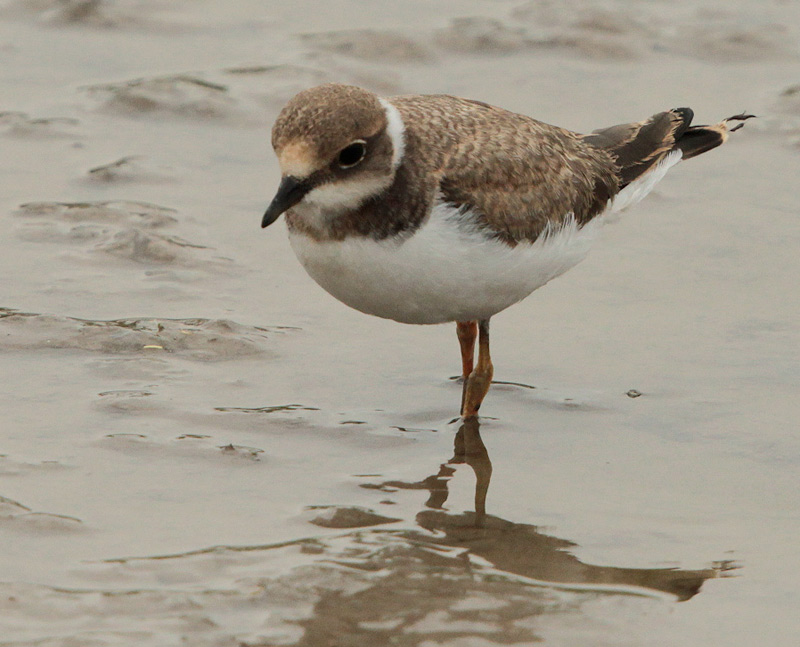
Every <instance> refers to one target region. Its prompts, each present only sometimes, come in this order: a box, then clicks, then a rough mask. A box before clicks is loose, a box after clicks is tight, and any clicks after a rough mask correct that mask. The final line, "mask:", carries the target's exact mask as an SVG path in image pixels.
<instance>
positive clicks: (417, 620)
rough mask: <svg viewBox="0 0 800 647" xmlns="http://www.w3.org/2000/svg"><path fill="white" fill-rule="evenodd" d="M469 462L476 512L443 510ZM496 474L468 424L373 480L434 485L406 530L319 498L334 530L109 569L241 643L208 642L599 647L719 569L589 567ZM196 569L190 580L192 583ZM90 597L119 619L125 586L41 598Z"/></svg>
mask: <svg viewBox="0 0 800 647" xmlns="http://www.w3.org/2000/svg"><path fill="white" fill-rule="evenodd" d="M464 463H466V464H467V465H469V466H470V467H471V468H472V470H474V472H475V475H476V480H477V485H476V489H475V512H470V513H463V514H449V513H447V512H446V511H445V510H444V509H443V507H444V504H445V502H446V501H447V497H448V487H447V486H448V481H449V479H450V477H451V476H452V475H453V474H454V473H455V470H456V466H457V465H459V464H464ZM491 476H492V464H491V462H490V460H489V455H488V452H487V451H486V447H485V446H484V444H483V442H482V440H481V437H480V433H479V427H478V423H477V421H475V420H469V421H467V422H465V423H464V424H463V425H462V427H461V429H460V430H459V432H458V434H457V436H456V439H455V454H454V456H453V457H452V458H451V459H449V460H448V461H447V462H446V463H445V464H443V465H442V466H441V467H440V469H439V470H438V471H437V472H436V473H435V474H433V475H431V476H429V477H428V478H426V479H423V480H421V481H418V482H414V483H405V482H400V481H393V482H385V483H375V484H371V485H369V486H366V487H369V488H372V489H378V490H384V491H385V490H389V489H392V490H394V488H403V489H413V490H427V491H428V492H430V497H429V498H428V501H427V503H426V507H427V509H426V510H424V511H422V512H420V513H418V514H417V515H416V524H415V525H412V526H411V527H408V526H406V527H405V528H402V527H399V526H400V524H401V523H402V522H401V521H399V520H397V519H391V518H387V517H385V516H380V517H378V516H377V515H375V514H374V513H372V512H370V511H367V510H365V509H363V508H354V507H344V508H342V507H335V506H324V507H321V508H316V509H314V510H313V511H312V513H313V514H314V515H315V516H314V518H313V519H310V521H311V522H312V523H316V524H317V525H318V526H319V525H322V526H325V527H326V528H338V529H340V530H341V532H340V533H337V534H325V535H322V536H320V535H319V534H318V533H315V535H314V536H311V537H307V538H304V539H294V540H290V541H287V542H284V543H279V544H266V545H250V546H212V547H207V548H204V549H201V550H195V551H191V552H186V553H180V554H174V555H151V556H148V557H144V558H123V559H116V560H110V561H109V562H107V563H106V564H105V565H104V566H106V567H107V568H108V569H109V570H110V572H111V573H114V570H113V569H119V573H118V579H119V580H120V581H131V578H137V577H138V578H141V583H140V584H137V585H136V588H133V589H131V590H130V591H127V592H125V593H124V597H125V599H126V600H127V599H130V598H131V597H132V596H133V595H136V596H140V597H141V594H142V592H143V591H147V596H146V597H147V599H146V600H145V599H140V598H137V600H138V601H137V604H126V605H125V607H124V609H125V612H126V613H129V614H130V615H131V618H132V619H133V620H135V619H137V618H138V617H140V616H141V617H142V618H145V619H146V621H148V622H152V618H154V617H156V618H159V617H162V616H161V615H159V614H163V613H168V614H170V613H172V614H174V613H175V611H174V610H175V609H180V610H181V611H180V612H181V614H184V615H186V618H187V620H186V622H187V626H189V624H188V623H189V620H191V621H192V622H194V625H193V626H197V627H203V628H204V629H203V630H205V628H209V631H212V630H213V631H217V629H218V627H219V623H224V622H229V623H231V624H230V626H231V627H232V629H231V633H230V634H228V638H231V636H235V637H236V639H235V640H233V639H230V640H223V639H222V638H219V639H218V640H211V639H209V640H206V641H203V644H212V643H213V644H226V645H227V644H233V643H234V642H235V643H236V644H238V645H248V646H252V647H256V646H258V647H262V646H263V647H266V646H267V645H291V646H293V647H320V646H328V647H330V646H333V645H335V646H336V647H375V646H376V645H398V646H399V647H434V646H435V647H465V646H467V645H469V646H481V647H484V646H485V647H488V646H489V645H518V646H520V647H521V646H522V645H526V646H528V645H531V644H539V643H542V642H546V643H547V644H553V643H552V641H553V640H554V641H555V643H557V644H593V645H600V644H620V640H619V639H620V636H622V637H623V642H624V643H625V644H649V643H647V641H645V642H642V643H635V642H632V641H631V640H630V639H629V638H630V636H631V632H632V630H633V631H637V632H638V633H639V635H641V636H646V635H650V633H651V632H650V626H649V625H650V623H652V621H653V612H654V611H655V610H656V609H658V608H659V605H660V608H661V610H662V611H666V612H667V613H668V612H669V605H670V603H671V600H668V599H667V598H666V596H664V595H661V593H662V592H665V593H669V594H671V595H673V596H675V597H676V598H677V599H678V600H688V599H690V598H691V597H692V596H694V595H695V594H696V593H697V592H698V591H699V590H700V587H701V586H702V584H703V582H704V581H705V580H706V579H708V578H711V577H714V576H716V574H717V572H716V571H715V570H714V569H707V570H698V571H688V570H678V569H635V568H614V567H609V566H594V565H591V564H584V563H583V562H581V561H580V560H579V559H577V558H576V557H575V556H574V555H572V554H571V553H570V552H568V551H569V549H570V548H572V547H574V546H575V544H573V543H571V542H569V541H567V540H564V539H559V538H556V537H551V536H548V535H545V534H543V533H541V532H539V531H538V530H537V528H536V527H535V526H532V525H529V524H523V523H515V522H513V521H508V520H505V519H500V518H498V517H496V516H493V515H490V514H487V513H486V494H487V491H488V488H489V482H490V479H491ZM392 522H395V523H392ZM190 573H191V574H195V575H196V586H187V585H186V581H187V580H186V578H187V574H190ZM104 577H110V575H109V573H105V575H104ZM154 581H155V582H157V583H158V584H157V585H153V584H152V582H154ZM169 582H174V583H177V584H176V585H175V586H172V587H171V586H169V584H165V583H169ZM211 582H216V583H217V586H214V585H212V584H210V583H211ZM98 592H101V593H103V595H99V596H98V595H96V594H97V593H98ZM656 592H658V594H656ZM76 595H77V596H78V598H77V599H75V600H72V599H71V598H69V596H73V597H74V596H76ZM84 595H92V596H94V597H93V598H92V599H95V600H97V601H99V602H97V604H99V605H100V606H99V607H98V609H97V614H98V616H99V617H103V618H106V617H113V618H114V619H115V620H116V619H117V618H118V616H119V614H120V612H121V607H119V606H118V604H119V603H118V602H115V600H117V599H119V598H120V591H114V592H113V594H111V593H109V592H106V591H78V592H70V591H66V590H59V591H56V590H53V591H45V592H44V593H42V596H41V599H42V600H44V603H46V605H47V606H46V608H47V609H48V610H49V609H51V608H53V607H54V606H55V605H56V604H58V605H59V607H60V608H69V607H66V606H65V605H66V604H75V605H81V606H80V607H79V608H80V609H81V610H84V609H85V608H86V605H87V604H88V603H85V602H84V600H83V598H82V597H81V596H84ZM65 598H68V599H65ZM36 599H38V598H36ZM113 605H117V606H113ZM13 606H14V609H16V603H15V605H13ZM209 609H213V612H211V611H208V610H209ZM165 610H166V611H165ZM23 612H24V614H25V615H24V617H25V618H28V617H31V615H32V613H31V610H30V609H24V610H23ZM48 613H49V611H48ZM212 613H213V617H214V622H213V623H212V622H210V621H209V618H210V617H211V615H212ZM187 614H188V615H187ZM42 615H44V612H43V614H42ZM131 618H129V620H130V619H131ZM21 622H22V620H20V623H21ZM248 626H249V629H248V628H247V627H248ZM215 637H218V636H216V634H215ZM37 644H38V643H37ZM81 644H83V643H81ZM104 644H105V643H104ZM148 644H151V643H148ZM153 644H161V643H155V642H154V643H153ZM193 644H199V643H198V642H197V641H195V642H194V643H193Z"/></svg>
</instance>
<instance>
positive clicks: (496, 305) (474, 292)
mask: <svg viewBox="0 0 800 647" xmlns="http://www.w3.org/2000/svg"><path fill="white" fill-rule="evenodd" d="M600 220H601V218H595V219H594V220H592V221H591V222H590V223H588V224H587V225H586V226H584V227H582V228H581V229H578V228H577V226H576V224H575V222H574V220H573V219H572V218H570V219H569V220H568V222H567V224H566V225H565V226H564V227H563V228H561V229H559V230H557V231H553V232H550V233H549V234H548V235H546V236H540V237H539V239H538V240H537V241H536V242H534V243H532V244H526V243H523V244H519V245H517V246H516V247H509V246H508V245H506V244H504V243H502V242H498V241H495V240H490V239H487V238H486V236H485V235H483V234H481V233H479V232H476V231H474V230H472V231H470V229H469V228H468V227H465V226H464V225H463V224H462V223H463V217H461V218H459V217H458V215H457V212H456V211H455V210H454V209H453V208H452V207H448V206H446V205H439V206H437V207H436V208H434V210H433V212H432V214H431V217H430V219H429V220H428V221H427V222H425V223H424V224H423V225H422V226H421V227H420V228H419V229H418V230H417V231H416V232H415V233H414V234H413V235H411V236H410V237H408V238H406V239H404V240H402V241H393V240H383V241H376V240H372V239H369V238H361V237H353V238H348V239H346V240H344V241H326V242H319V241H316V240H314V239H312V238H310V237H308V236H306V235H303V234H300V233H296V232H290V236H289V240H290V242H291V245H292V248H293V249H294V251H295V254H297V258H298V259H299V260H300V262H301V263H302V264H303V267H305V269H306V271H307V272H308V273H309V275H311V277H312V278H313V279H314V280H315V281H316V282H317V283H319V284H320V285H321V286H322V287H323V288H324V289H325V290H327V291H328V292H329V293H330V294H332V295H333V296H334V297H336V298H337V299H339V300H340V301H342V302H343V303H345V304H347V305H349V306H350V307H352V308H355V309H356V310H360V311H361V312H365V313H367V314H371V315H375V316H378V317H383V318H385V319H394V320H395V321H400V322H403V323H412V324H436V323H443V322H446V321H472V320H475V319H488V318H489V317H491V316H492V315H495V314H497V313H498V312H500V311H501V310H504V309H505V308H507V307H508V306H510V305H513V304H514V303H516V302H517V301H520V300H521V299H524V298H525V297H526V296H528V295H529V294H530V293H531V292H533V291H534V290H536V289H537V288H539V287H541V286H543V285H544V284H545V283H547V282H548V281H549V280H550V279H553V278H555V277H556V276H559V275H560V274H563V273H564V272H566V271H567V270H568V269H570V268H572V267H574V266H575V265H577V264H578V263H579V262H580V261H581V260H583V258H584V257H585V256H586V254H587V253H588V251H589V247H590V246H591V243H592V241H593V240H594V238H595V236H596V233H597V230H598V228H599V226H600V225H599V222H598V221H600Z"/></svg>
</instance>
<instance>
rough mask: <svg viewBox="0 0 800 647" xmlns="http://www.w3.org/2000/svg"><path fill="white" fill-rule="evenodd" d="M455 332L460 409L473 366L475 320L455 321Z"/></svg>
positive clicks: (476, 329) (476, 326) (462, 406)
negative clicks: (458, 360) (459, 346)
mask: <svg viewBox="0 0 800 647" xmlns="http://www.w3.org/2000/svg"><path fill="white" fill-rule="evenodd" d="M456 334H457V335H458V343H459V344H460V345H461V380H462V382H463V387H462V389H461V409H462V410H463V409H464V398H465V397H466V396H467V382H469V376H470V374H471V373H472V369H473V368H474V366H475V340H476V339H477V338H478V322H477V321H457V322H456Z"/></svg>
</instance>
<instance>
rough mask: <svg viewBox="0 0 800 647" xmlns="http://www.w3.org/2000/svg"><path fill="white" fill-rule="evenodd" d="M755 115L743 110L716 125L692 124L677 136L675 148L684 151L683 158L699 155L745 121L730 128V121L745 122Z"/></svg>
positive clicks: (724, 138) (717, 144) (718, 142)
mask: <svg viewBox="0 0 800 647" xmlns="http://www.w3.org/2000/svg"><path fill="white" fill-rule="evenodd" d="M753 117H755V115H748V114H745V113H743V112H742V113H740V114H738V115H733V117H728V118H727V119H723V120H722V121H721V122H720V123H718V124H716V125H714V126H691V127H690V128H687V129H686V130H685V131H684V132H683V133H682V134H681V135H680V136H679V137H677V138H676V140H675V148H677V149H679V150H680V151H681V152H682V153H683V159H685V160H687V159H690V158H692V157H697V156H698V155H700V154H702V153H705V152H706V151H710V150H711V149H712V148H716V147H717V146H719V145H720V144H722V143H723V142H724V141H725V140H726V139H728V135H729V134H730V133H732V132H735V131H737V130H739V128H741V127H742V126H744V123H739V124H737V125H736V126H734V127H733V128H730V127H729V126H728V122H730V121H738V122H744V121H746V120H747V119H752V118H753Z"/></svg>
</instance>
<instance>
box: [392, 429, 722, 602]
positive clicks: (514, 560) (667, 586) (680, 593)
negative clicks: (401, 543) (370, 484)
mask: <svg viewBox="0 0 800 647" xmlns="http://www.w3.org/2000/svg"><path fill="white" fill-rule="evenodd" d="M459 464H467V465H469V466H470V467H471V468H472V470H473V471H474V473H475V477H476V484H475V512H474V513H471V512H467V513H462V514H450V513H447V512H445V511H444V510H442V508H443V506H444V504H445V502H446V501H447V496H448V489H447V484H448V481H449V478H450V477H451V476H452V475H453V474H454V473H455V469H454V467H453V466H454V465H459ZM491 477H492V462H491V460H490V459H489V452H488V451H487V449H486V446H485V445H484V443H483V440H482V439H481V435H480V424H479V422H478V420H477V419H476V418H474V417H472V418H467V419H466V420H464V421H463V423H462V425H461V428H460V429H459V430H458V433H457V434H456V437H455V447H454V453H453V457H452V458H451V459H449V460H448V461H447V462H446V463H444V464H442V466H441V467H440V469H439V471H438V472H437V473H436V474H435V475H432V476H429V477H428V478H426V479H424V480H422V481H418V482H416V483H404V482H400V481H390V482H386V483H384V484H383V485H386V486H392V487H398V488H403V489H427V490H429V491H430V497H429V498H428V501H427V502H426V507H427V508H428V509H427V510H424V511H422V512H420V513H419V514H418V515H417V523H418V524H419V525H420V526H421V527H422V528H424V529H425V530H427V531H436V534H435V536H434V537H431V536H429V535H427V534H423V533H420V532H410V533H408V534H409V538H411V539H414V540H415V541H421V542H425V543H428V544H431V543H433V544H436V545H440V546H447V547H450V548H462V549H466V550H467V551H468V552H469V553H470V554H471V555H474V556H477V557H480V558H483V559H484V560H486V561H488V562H490V563H491V564H493V565H494V566H495V567H496V568H497V569H499V570H502V571H505V572H507V573H513V574H515V575H520V576H523V577H528V578H533V579H535V580H539V581H545V582H550V583H554V584H568V585H572V586H578V587H580V586H581V585H586V586H592V587H597V586H601V587H602V586H614V587H616V586H635V587H643V588H646V589H650V590H653V591H662V592H665V593H670V594H672V595H674V596H676V597H677V599H678V600H681V601H683V600H688V599H690V598H692V597H693V596H694V595H696V594H697V593H698V591H699V590H700V587H701V586H702V585H703V582H705V581H706V580H707V579H709V578H713V577H717V576H718V574H719V570H723V569H714V568H708V569H704V570H694V571H692V570H681V569H677V568H617V567H612V566H595V565H592V564H584V563H583V562H581V561H580V560H579V559H578V558H577V557H575V556H574V555H572V554H571V553H570V552H568V549H570V548H573V547H574V546H575V545H576V544H574V543H573V542H571V541H568V540H566V539H559V538H557V537H552V536H549V535H545V534H543V533H541V532H539V531H538V530H537V528H536V526H533V525H530V524H523V523H515V522H513V521H508V520H505V519H501V518H499V517H495V516H493V515H489V514H487V513H486V495H487V492H488V490H489V483H490V481H491Z"/></svg>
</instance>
